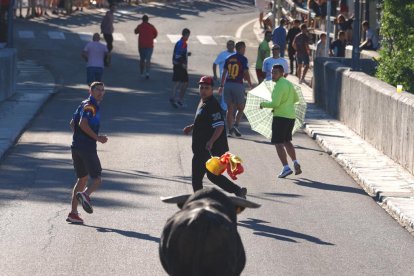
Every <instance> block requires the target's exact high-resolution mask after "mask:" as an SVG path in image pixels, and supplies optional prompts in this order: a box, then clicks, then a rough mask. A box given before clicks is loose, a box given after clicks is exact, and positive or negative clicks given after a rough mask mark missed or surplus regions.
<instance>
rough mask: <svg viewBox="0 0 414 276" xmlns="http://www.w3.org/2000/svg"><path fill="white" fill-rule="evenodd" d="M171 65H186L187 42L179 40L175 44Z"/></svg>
mask: <svg viewBox="0 0 414 276" xmlns="http://www.w3.org/2000/svg"><path fill="white" fill-rule="evenodd" d="M172 62H173V64H187V41H186V40H184V39H183V38H181V39H180V40H178V41H177V43H175V47H174V52H173V58H172Z"/></svg>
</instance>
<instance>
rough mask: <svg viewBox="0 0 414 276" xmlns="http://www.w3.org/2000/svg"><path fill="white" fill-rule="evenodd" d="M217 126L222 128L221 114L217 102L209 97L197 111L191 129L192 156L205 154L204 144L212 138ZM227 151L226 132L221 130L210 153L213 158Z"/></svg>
mask: <svg viewBox="0 0 414 276" xmlns="http://www.w3.org/2000/svg"><path fill="white" fill-rule="evenodd" d="M219 126H224V117H223V112H222V109H221V107H220V104H219V102H218V101H217V100H216V98H214V97H213V96H211V97H210V98H208V99H207V100H206V101H205V102H202V103H201V104H200V106H199V107H198V109H197V113H196V117H195V120H194V127H193V144H192V149H193V153H194V154H205V153H206V152H207V150H206V144H207V142H208V141H209V140H210V138H211V136H213V133H214V131H215V129H216V127H219ZM228 150H229V146H228V144H227V136H226V131H225V130H223V132H222V133H221V135H220V136H219V138H218V139H217V140H216V141H215V142H214V144H213V148H212V150H211V152H212V154H213V155H214V156H221V155H222V154H223V153H225V152H227V151H228Z"/></svg>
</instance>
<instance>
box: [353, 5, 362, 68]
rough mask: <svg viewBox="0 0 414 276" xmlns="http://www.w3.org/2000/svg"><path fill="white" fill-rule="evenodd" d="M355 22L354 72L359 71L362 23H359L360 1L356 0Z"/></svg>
mask: <svg viewBox="0 0 414 276" xmlns="http://www.w3.org/2000/svg"><path fill="white" fill-rule="evenodd" d="M354 9H355V15H354V16H355V20H354V26H353V30H352V31H353V34H352V64H351V69H352V71H359V70H360V68H359V58H360V51H359V42H360V35H361V34H360V22H359V17H360V15H359V0H355V8H354Z"/></svg>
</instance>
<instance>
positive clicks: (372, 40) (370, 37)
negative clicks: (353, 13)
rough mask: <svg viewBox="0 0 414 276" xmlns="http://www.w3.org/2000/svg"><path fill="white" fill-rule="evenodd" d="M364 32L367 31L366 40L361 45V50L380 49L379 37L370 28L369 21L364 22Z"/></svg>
mask: <svg viewBox="0 0 414 276" xmlns="http://www.w3.org/2000/svg"><path fill="white" fill-rule="evenodd" d="M362 30H363V31H365V40H364V42H362V44H361V45H359V49H360V50H377V49H378V36H377V34H376V33H375V32H374V31H373V30H372V29H371V28H370V27H369V23H368V21H364V22H362Z"/></svg>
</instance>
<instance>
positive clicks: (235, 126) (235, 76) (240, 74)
mask: <svg viewBox="0 0 414 276" xmlns="http://www.w3.org/2000/svg"><path fill="white" fill-rule="evenodd" d="M245 52H246V44H245V43H244V42H243V41H239V42H237V43H236V53H235V54H233V55H231V56H229V57H228V58H227V59H226V62H225V63H224V68H223V74H222V76H221V82H220V88H219V95H221V94H222V93H223V91H224V99H225V101H226V104H227V115H226V121H227V127H228V129H229V133H228V136H233V135H236V136H237V137H240V136H242V134H241V132H240V130H239V123H240V119H241V117H242V116H243V110H244V106H245V102H246V99H245V95H244V84H243V79H246V81H247V83H248V84H249V88H250V89H252V88H253V86H252V82H251V80H250V74H249V67H248V60H247V58H246V57H245V56H244V54H245ZM236 110H237V114H236V119H234V113H235V111H236Z"/></svg>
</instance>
